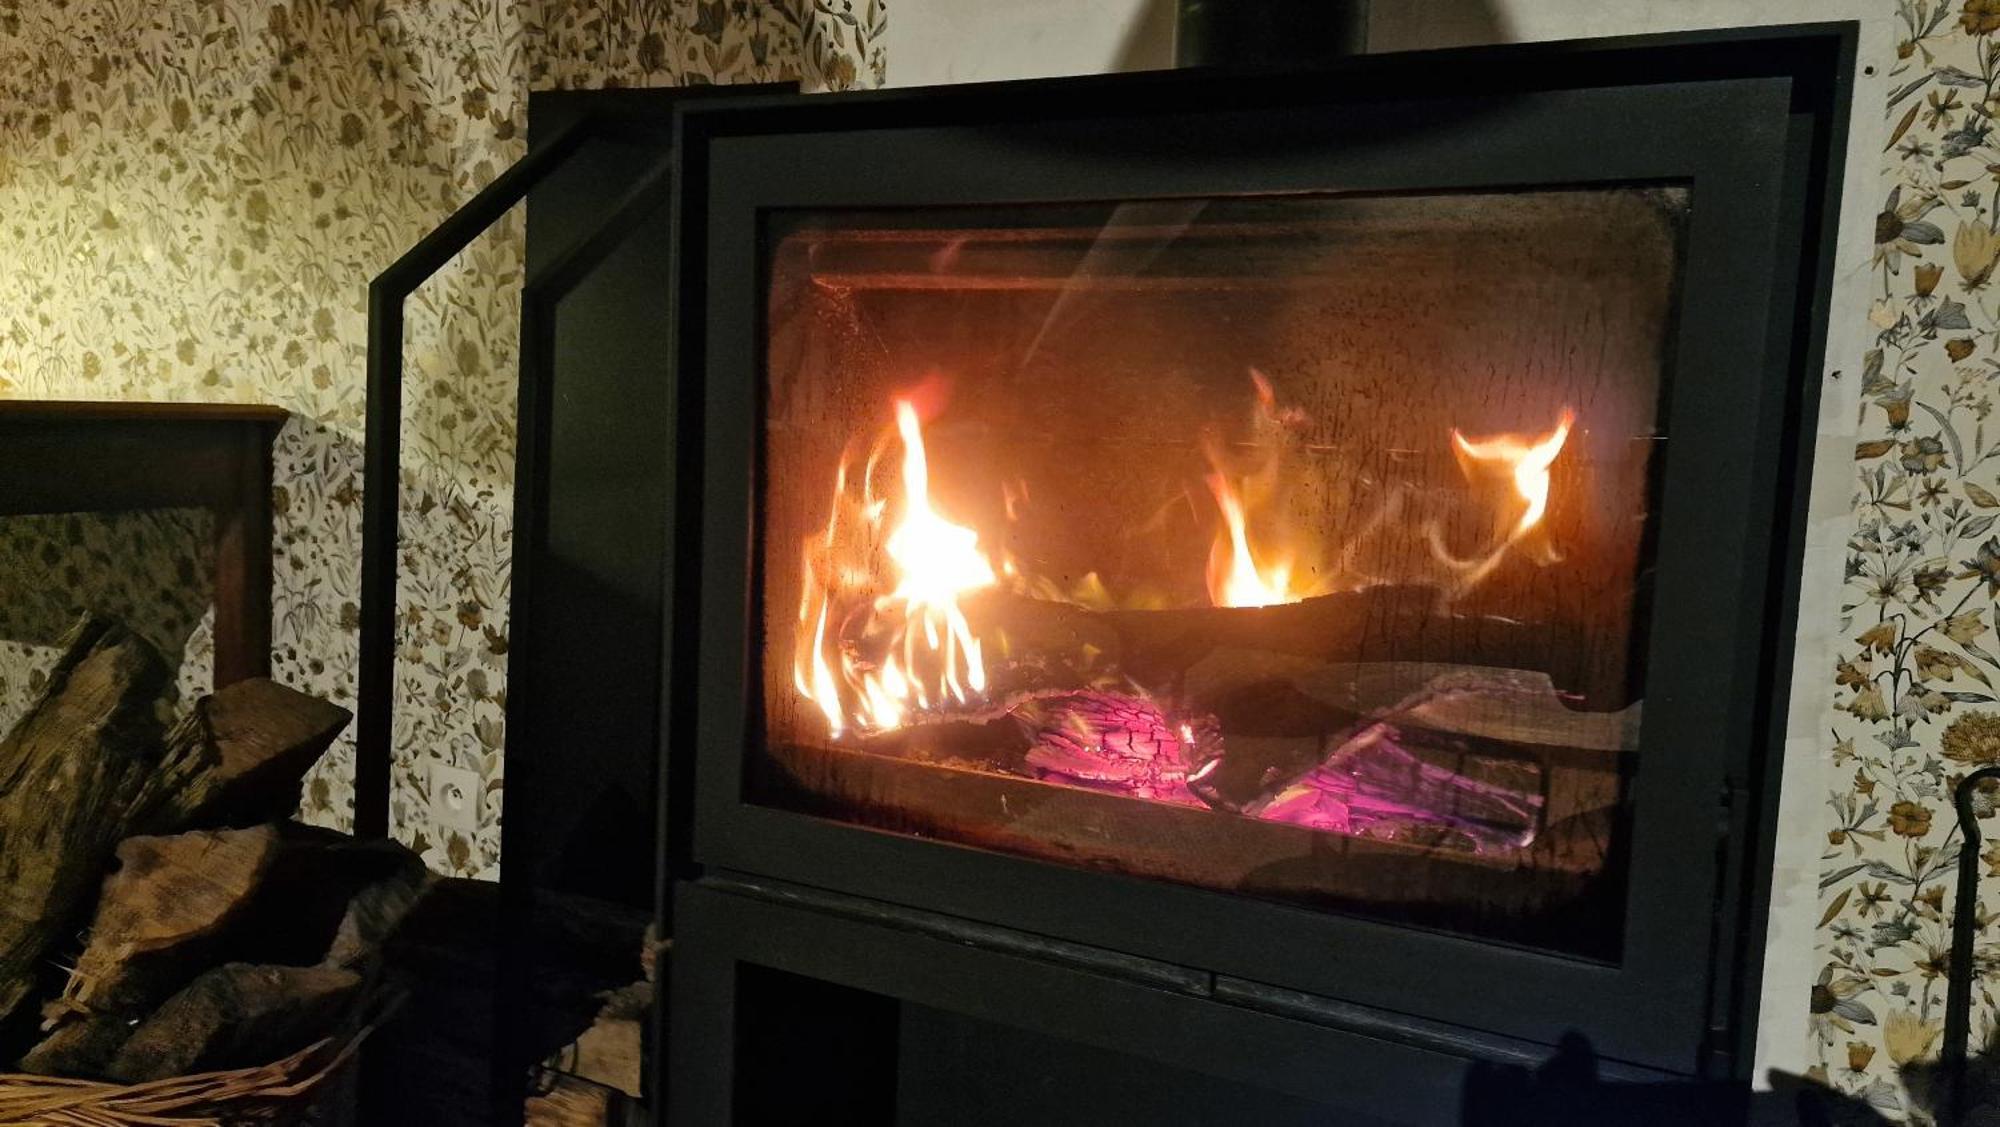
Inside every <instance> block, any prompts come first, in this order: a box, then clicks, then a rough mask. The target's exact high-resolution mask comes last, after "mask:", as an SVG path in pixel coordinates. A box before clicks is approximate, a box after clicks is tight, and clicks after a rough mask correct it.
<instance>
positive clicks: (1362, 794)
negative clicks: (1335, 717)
mask: <svg viewBox="0 0 2000 1127" xmlns="http://www.w3.org/2000/svg"><path fill="white" fill-rule="evenodd" d="M1420 735H1421V734H1420V733H1405V732H1401V731H1399V730H1397V729H1396V728H1395V727H1394V726H1393V725H1390V724H1386V723H1385V724H1376V725H1373V726H1371V727H1369V728H1368V729H1367V730H1366V731H1364V732H1362V733H1361V734H1360V735H1358V736H1356V737H1355V738H1354V739H1352V740H1349V741H1348V742H1347V743H1346V744H1344V745H1342V746H1341V747H1340V748H1339V749H1338V750H1337V751H1335V752H1334V753H1333V755H1332V756H1331V757H1330V758H1329V759H1328V760H1327V761H1326V762H1325V763H1322V764H1320V765H1319V766H1317V767H1315V768H1313V769H1312V770H1310V771H1308V772H1306V773H1305V774H1304V775H1302V776H1300V777H1299V778H1298V779H1296V780H1294V781H1293V782H1292V783H1291V784H1290V785H1288V786H1286V787H1285V788H1284V789H1282V790H1280V791H1278V792H1277V793H1275V794H1272V795H1270V796H1269V797H1268V798H1265V799H1263V800H1261V801H1259V802H1256V803H1254V804H1252V805H1250V806H1249V807H1246V808H1245V810H1244V813H1245V814H1247V815H1249V816H1250V817H1252V818H1259V819H1262V820H1264V821H1272V822H1290V823H1292V824H1293V825H1300V826H1306V827H1309V828H1312V829H1320V830H1330V831H1332V832H1335V833H1345V834H1357V835H1361V836H1365V837H1376V838H1383V839H1388V840H1417V841H1420V842H1422V843H1424V844H1430V845H1441V846H1446V847H1452V846H1456V847H1458V848H1463V849H1466V850H1469V851H1472V852H1480V853H1485V852H1499V851H1505V850H1510V849H1518V848H1520V847H1521V846H1523V845H1526V844H1528V842H1530V841H1532V840H1533V839H1534V837H1535V833H1536V831H1537V830H1539V829H1540V828H1541V813H1542V796H1541V794H1540V793H1539V789H1538V788H1539V783H1540V772H1539V771H1537V770H1535V769H1534V768H1533V767H1532V766H1530V765H1522V766H1523V770H1522V772H1521V774H1522V775H1523V776H1524V777H1525V778H1524V780H1523V781H1524V782H1525V783H1526V784H1527V785H1526V786H1525V787H1521V786H1515V787H1510V786H1507V785H1505V784H1503V783H1499V782H1489V781H1485V780H1482V779H1480V778H1478V777H1477V776H1476V775H1475V774H1473V773H1472V772H1470V771H1467V770H1455V769H1453V768H1452V767H1448V766H1444V765H1441V764H1438V763H1435V762H1430V761H1428V760H1426V759H1425V758H1422V757H1420V756H1418V755H1415V754H1412V753H1411V752H1410V751H1409V750H1406V748H1405V747H1404V746H1403V745H1404V744H1405V743H1406V742H1409V741H1411V738H1412V737H1413V736H1419V737H1420Z"/></svg>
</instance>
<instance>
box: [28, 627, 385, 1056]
mask: <svg viewBox="0 0 2000 1127" xmlns="http://www.w3.org/2000/svg"><path fill="white" fill-rule="evenodd" d="M171 676H172V673H171V670H170V669H169V667H168V665H167V663H166V662H165V661H164V660H163V659H162V658H161V657H160V655H159V653H158V652H157V651H155V650H154V649H153V647H152V646H150V645H149V644H147V643H146V642H145V641H143V640H142V639H140V638H138V637H137V636H135V635H133V634H132V633H131V632H129V631H127V630H125V629H124V628H123V627H120V626H117V625H115V624H113V623H110V622H107V621H105V620H103V619H99V618H96V617H94V616H90V615H86V616H84V618H83V619H81V620H80V621H79V622H78V624H77V626H76V627H75V628H74V629H73V630H72V631H71V634H70V637H69V639H68V640H67V643H66V647H65V652H64V654H63V657H62V658H61V659H60V660H59V661H58V662H57V663H56V666H55V668H54V669H53V670H52V671H51V672H50V675H49V678H48V682H47V684H46V686H45V687H44V689H43V691H42V694H41V696H40V697H39V698H38V699H37V700H36V702H35V703H34V705H33V706H32V707H31V708H30V710H29V712H28V714H27V716H26V717H24V718H23V719H22V720H21V721H20V723H19V724H17V725H16V726H15V728H14V730H13V731H12V732H10V733H8V735H7V737H6V738H5V739H4V740H0V843H4V848H0V887H4V888H6V889H7V891H8V895H7V896H6V898H5V899H4V900H0V1023H4V1022H6V1021H7V1020H8V1019H9V1018H10V1017H11V1016H12V1015H14V1014H15V1013H16V1011H17V1010H18V1009H19V1008H20V1006H21V1003H22V1001H23V999H24V998H26V996H27V995H28V993H29V991H30V989H31V988H32V987H33V985H34V983H35V980H36V979H37V977H38V976H39V975H41V974H42V973H43V969H44V967H45V966H46V963H47V959H48V956H49V954H50V952H51V951H52V950H53V949H54V947H55V946H56V945H58V944H59V943H61V942H63V941H64V940H65V939H66V938H67V937H68V936H69V935H71V934H73V933H74V932H75V930H76V928H77V925H78V924H79V923H80V922H81V920H80V917H81V916H82V915H83V914H84V912H85V911H86V910H87V909H88V907H89V905H90V903H91V896H92V893H93V892H94V891H95V890H96V888H97V885H98V881H99V880H100V878H101V877H102V875H103V872H104V869H105V866H106V864H107V863H108V862H109V860H110V859H111V855H112V851H113V850H114V849H115V848H116V846H117V844H118V842H119V841H120V840H121V839H123V838H124V837H126V836H127V835H128V834H131V833H171V832H174V831H177V830H181V829H185V828H189V827H191V826H196V825H202V826H215V825H242V824H252V823H255V822H259V821H267V820H270V819H271V818H272V817H281V816H283V815H284V814H285V813H287V812H289V811H291V810H293V809H295V808H296V806H297V802H298V784H299V780H300V778H301V777H302V776H303V775H304V773H305V771H306V770H307V768H309V767H310V766H311V765H312V763H313V761H314V760H316V759H317V758H318V757H319V755H320V754H321V753H322V752H323V751H324V750H325V749H326V747H327V745H328V744H330V743H331V742H332V740H333V739H334V737H335V736H336V735H337V734H338V733H339V731H340V729H341V728H342V727H343V726H345V724H346V723H347V719H348V714H347V712H346V711H345V710H344V709H340V708H337V707H335V706H333V705H329V704H325V703H324V702H321V701H317V700H314V699H313V698H311V697H308V696H305V695H304V694H301V693H296V692H293V691H292V690H290V689H285V688H282V687H280V686H278V685H275V684H272V683H271V682H268V681H261V680H252V681H245V682H239V683H237V684H235V685H231V686H229V687H228V688H226V689H223V690H222V691H221V692H218V693H216V694H215V695H214V696H211V697H206V698H203V699H202V700H201V701H199V702H197V703H196V704H195V706H194V707H193V709H191V710H190V711H189V713H188V714H187V715H186V716H184V717H183V718H182V720H181V721H180V722H179V723H178V724H176V725H175V726H174V727H173V729H172V731H171V732H169V733H167V734H166V735H165V737H164V738H163V736H162V732H161V729H160V723H159V719H158V716H157V706H158V702H159V699H160V696H161V694H162V692H163V691H164V689H165V688H166V686H167V684H168V683H169V681H170V680H171Z"/></svg>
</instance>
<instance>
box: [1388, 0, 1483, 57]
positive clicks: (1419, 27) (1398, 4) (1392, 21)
mask: <svg viewBox="0 0 2000 1127" xmlns="http://www.w3.org/2000/svg"><path fill="white" fill-rule="evenodd" d="M1513 40H1514V29H1513V26H1512V25H1511V24H1510V23H1509V22H1508V20H1507V17H1506V16H1505V15H1503V14H1502V13H1501V12H1500V11H1498V4H1496V3H1495V2H1494V0H1374V3H1373V4H1371V5H1370V8H1369V12H1368V50H1369V52H1370V53H1371V54H1383V53H1387V52H1390V51H1423V50H1429V49H1432V48H1437V47H1482V46H1486V45H1488V44H1493V43H1511V42H1513Z"/></svg>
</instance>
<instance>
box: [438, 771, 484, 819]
mask: <svg viewBox="0 0 2000 1127" xmlns="http://www.w3.org/2000/svg"><path fill="white" fill-rule="evenodd" d="M485 798H486V788H485V787H484V786H482V785H481V784H480V781H479V775H478V774H477V773H475V772H472V771H468V770H466V769H465V768H463V767H453V766H450V765H448V764H444V763H433V764H431V821H432V822H433V823H434V824H436V825H440V826H443V827H445V828H446V829H452V830H458V831H460V832H462V833H468V834H469V833H477V832H478V830H479V824H480V822H481V821H483V820H484V819H483V818H482V817H481V815H482V814H483V813H484V809H485Z"/></svg>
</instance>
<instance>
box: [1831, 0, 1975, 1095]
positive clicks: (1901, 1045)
mask: <svg viewBox="0 0 2000 1127" xmlns="http://www.w3.org/2000/svg"><path fill="white" fill-rule="evenodd" d="M1893 3H1894V5H1895V11H1896V15H1897V19H1898V30H1899V33H1900V43H1899V45H1898V48H1897V51H1896V57H1895V58H1894V59H1890V60H1881V61H1880V63H1881V64H1883V65H1885V66H1886V68H1887V69H1888V70H1889V71H1890V75H1889V77H1890V82H1889V89H1890V94H1889V97H1888V104H1887V106H1886V112H1887V114H1888V121H1889V123H1890V125H1889V141H1888V147H1887V149H1886V151H1885V152H1884V155H1883V167H1882V173H1881V184H1880V187H1879V190H1880V193H1881V195H1880V197H1879V204H1878V206H1879V214H1878V215H1877V217H1876V220H1875V238H1874V241H1875V247H1874V254H1873V258H1872V261H1871V262H1870V264H1869V266H1870V270H1871V272H1872V277H1873V284H1874V287H1875V293H1876V295H1877V296H1876V297H1875V299H1874V300H1873V303H1872V305H1871V306H1870V308H1869V311H1868V318H1869V322H1870V324H1871V326H1872V329H1873V333H1874V337H1873V345H1872V347H1869V348H1868V349H1867V350H1866V351H1865V353H1864V354H1863V355H1862V356H1860V357H1854V358H1852V359H1851V360H1850V363H1853V362H1858V369H1850V370H1849V373H1850V374H1849V376H1847V377H1843V378H1853V379H1857V380H1859V381H1860V386H1859V389H1858V390H1859V394H1860V398H1861V408H1860V414H1859V417H1858V419H1857V423H1858V426H1859V441H1858V442H1857V443H1856V445H1855V448H1854V478H1853V482H1854V484H1853V492H1852V508H1853V515H1854V528H1853V534H1852V536H1851V538H1850V539H1849V541H1848V544H1847V549H1846V572H1845V574H1846V580H1845V597H1844V598H1843V599H1842V600H1841V608H1840V613H1841V615H1842V630H1841V632H1840V635H1839V637H1840V638H1841V639H1842V641H1841V644H1840V646H1839V648H1838V649H1837V652H1836V653H1835V654H1833V655H1832V656H1831V660H1830V661H1829V664H1828V666H1826V667H1824V668H1823V671H1822V672H1821V675H1822V676H1826V677H1829V678H1831V680H1832V682H1833V688H1834V692H1835V711H1834V712H1833V713H1832V719H1831V723H1830V724H1829V727H1828V731H1827V732H1826V734H1825V739H1826V741H1827V751H1828V754H1829V755H1830V756H1831V762H1832V764H1833V773H1832V775H1831V776H1830V777H1831V778H1832V779H1833V780H1834V786H1833V788H1832V791H1831V793H1830V794H1829V795H1828V796H1827V806H1828V823H1827V828H1826V842H1825V849H1824V853H1823V855H1822V870H1821V878H1820V888H1821V917H1820V922H1819V943H1818V951H1817V955H1818V958H1819V960H1820V961H1821V963H1822V966H1821V969H1820V971H1819V973H1818V976H1817V979H1816V981H1815V983H1814V985H1813V987H1812V997H1811V1003H1810V1013H1811V1019H1810V1022H1811V1032H1810V1036H1811V1037H1812V1039H1813V1049H1814V1053H1815V1060H1816V1063H1815V1065H1814V1066H1813V1074H1814V1076H1815V1077H1816V1078H1817V1079H1820V1080H1822V1081H1823V1082H1825V1083H1828V1084H1831V1085H1832V1086H1833V1087H1835V1088H1836V1089H1838V1090H1840V1091H1842V1092H1845V1093H1849V1094H1851V1095H1854V1096H1856V1097H1858V1098H1860V1099H1861V1100H1863V1101H1865V1102H1866V1103H1868V1104H1869V1105H1871V1106H1872V1107H1874V1108H1875V1109H1876V1110H1877V1111H1879V1112H1881V1113H1883V1114H1884V1115H1886V1116H1888V1117H1889V1118H1891V1119H1896V1120H1906V1121H1908V1122H1913V1123H1929V1122H1932V1121H1933V1120H1932V1117H1931V1114H1930V1112H1929V1111H1928V1110H1927V1109H1926V1108H1925V1107H1923V1106H1921V1101H1919V1100H1917V1099H1914V1098H1913V1097H1912V1095H1911V1092H1910V1091H1909V1090H1907V1089H1906V1086H1905V1083H1904V1079H1903V1076H1904V1070H1905V1069H1906V1068H1907V1067H1908V1066H1911V1065H1913V1064H1915V1063H1917V1062H1920V1061H1923V1060H1925V1059H1927V1058H1929V1057H1931V1056H1933V1055H1934V1054H1935V1053H1936V1051H1937V1049H1938V1041H1939V1038H1940V1036H1941V1031H1942V1025H1943V1017H1944V1014H1943V1008H1944V992H1945V980H1944V976H1945V974H1946V971H1947V969H1948V962H1949V955H1948V952H1949V948H1950V939H1949V927H1950V920H1951V917H1952V910H1953V909H1952V904H1951V902H1950V901H1951V895H1952V893H1951V889H1952V887H1953V881H1954V879H1955V870H1956V867H1957V846H1958V841H1959V837H1958V832H1957V829H1956V826H1955V824H1954V816H1953V813H1952V808H1951V791H1952V788H1953V786H1954V785H1955V784H1956V783H1957V781H1958V780H1959V779H1961V778H1962V777H1963V776H1964V775H1965V774H1966V773H1968V772H1970V771H1972V770H1974V769H1976V768H1978V767H1982V766H1987V765H1990V764H1996V763H2000V703H1996V698H1997V697H2000V692H1996V688H1995V685H1996V682H2000V656H1996V651H2000V635H1996V634H1995V632H1994V627H1995V622H1996V603H1995V599H1996V597H2000V529H1996V524H2000V421H1995V420H1993V419H1991V418H1990V416H1991V415H1992V412H1993V404H1994V398H1995V396H1996V394H2000V301H1996V294H2000V288H1996V287H1995V286H1994V285H1993V281H1994V274H1995V271H1996V268H2000V133H1997V132H1996V120H1995V115H1996V114H2000V2H1996V0H1893ZM1833 363H1838V362H1837V361H1833ZM1811 673H1812V671H1810V670H1803V669H1802V670H1801V671H1800V675H1801V676H1809V675H1811ZM1996 810H2000V788H1996V789H1994V790H1992V791H1988V792H1986V793H1984V794H1982V795H1981V798H1980V817H1981V818H1982V819H1992V818H1993V815H1994V813H1995V811H1996ZM1982 829H1983V830H1984V832H1985V833H1986V834H1988V835H1995V834H1996V831H2000V822H1992V823H1990V824H1988V825H1986V826H1983V827H1982ZM1982 861H1983V863H1984V866H1985V867H1984V869H1983V871H1982V874H1981V875H1982V876H1983V877H1987V878H1995V879H2000V845H1990V846H1988V847H1987V848H1986V850H1985V852H1984V853H1983V854H1982ZM1972 910H1973V911H1974V912H1976V913H1977V914H1978V917H1979V926H1980V929H1981V930H1980V938H1979V945H1978V948H1977V951H1976V955H1975V957H1976V959H1977V967H1978V970H1979V975H1980V989H1979V990H1978V991H1977V992H1976V1001H1975V1005H1976V1008H1977V1012H1976V1013H1975V1017H1974V1031H1973V1032H1974V1038H1975V1041H1983V1040H1984V1039H1985V1038H1986V1037H1988V1036H1991V1035H1993V1033H1994V1031H1995V1012H1994V995H1995V991H1996V989H2000V930H1995V929H1994V928H1993V927H1992V926H1991V924H1992V921H1993V919H1994V918H1995V916H1996V914H2000V884H1989V886H1988V890H1987V891H1986V892H1985V893H1984V895H1982V897H1981V898H1980V900H1979V902H1978V903H1977V904H1976V905H1975V906H1974V907H1973V909H1972Z"/></svg>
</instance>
